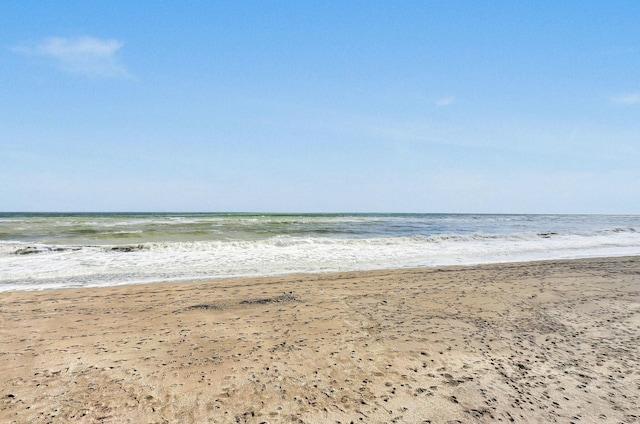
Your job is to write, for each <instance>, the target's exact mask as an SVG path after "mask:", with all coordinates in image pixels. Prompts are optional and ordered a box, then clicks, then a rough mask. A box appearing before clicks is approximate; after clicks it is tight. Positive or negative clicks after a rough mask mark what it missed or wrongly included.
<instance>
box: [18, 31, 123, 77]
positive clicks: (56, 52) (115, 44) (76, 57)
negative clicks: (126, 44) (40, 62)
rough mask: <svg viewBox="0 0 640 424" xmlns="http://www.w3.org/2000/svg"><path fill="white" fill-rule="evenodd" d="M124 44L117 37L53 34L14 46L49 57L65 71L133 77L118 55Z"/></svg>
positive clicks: (22, 50)
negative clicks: (71, 36)
mask: <svg viewBox="0 0 640 424" xmlns="http://www.w3.org/2000/svg"><path fill="white" fill-rule="evenodd" d="M122 46H123V44H122V42H120V41H118V40H113V39H110V40H101V39H98V38H93V37H78V38H64V37H50V38H46V39H44V40H42V41H41V42H39V43H36V44H21V45H19V46H16V47H14V48H12V50H13V51H14V52H16V53H20V54H24V55H28V56H38V57H42V58H45V59H47V60H49V61H51V63H52V64H53V65H55V66H56V67H57V68H58V69H60V70H62V71H64V72H69V73H73V74H80V75H85V76H91V77H103V78H130V77H131V76H132V75H131V74H130V73H129V71H128V70H127V68H126V67H125V66H124V65H123V64H122V63H121V62H120V59H119V58H118V51H119V50H120V49H121V48H122Z"/></svg>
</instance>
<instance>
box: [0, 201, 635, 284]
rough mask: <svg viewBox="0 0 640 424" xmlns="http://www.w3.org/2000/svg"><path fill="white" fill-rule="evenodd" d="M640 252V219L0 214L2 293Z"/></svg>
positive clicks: (366, 215)
mask: <svg viewBox="0 0 640 424" xmlns="http://www.w3.org/2000/svg"><path fill="white" fill-rule="evenodd" d="M637 254H640V216H610V215H458V214H303V215H286V214H107V213H105V214H19V213H4V214H0V291H8V290H33V289H44V288H64V287H95V286H111V285H119V284H131V283H142V282H161V281H188V280H189V281H195V280H206V279H216V278H224V277H255V276H267V275H281V274H289V273H298V272H302V273H312V272H331V271H351V270H366V269H384V268H402V267H420V266H427V267H429V266H441V265H454V264H478V263H494V262H511V261H531V260H541V259H561V258H580V257H595V256H620V255H637Z"/></svg>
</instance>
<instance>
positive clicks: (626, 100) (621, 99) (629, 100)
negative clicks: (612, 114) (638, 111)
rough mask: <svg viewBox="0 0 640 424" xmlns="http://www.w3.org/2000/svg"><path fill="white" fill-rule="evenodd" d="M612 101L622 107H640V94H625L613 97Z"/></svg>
mask: <svg viewBox="0 0 640 424" xmlns="http://www.w3.org/2000/svg"><path fill="white" fill-rule="evenodd" d="M611 100H612V101H613V102H614V103H618V104H621V105H640V93H631V94H623V95H621V96H615V97H612V98H611Z"/></svg>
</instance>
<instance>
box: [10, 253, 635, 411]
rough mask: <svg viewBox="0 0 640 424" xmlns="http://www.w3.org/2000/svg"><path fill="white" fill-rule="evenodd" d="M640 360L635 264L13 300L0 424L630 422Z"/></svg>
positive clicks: (87, 292) (352, 275) (482, 269)
mask: <svg viewBox="0 0 640 424" xmlns="http://www.w3.org/2000/svg"><path fill="white" fill-rule="evenodd" d="M639 346H640V258H638V257H625V258H603V259H581V260H571V261H545V262H531V263H513V264H497V265H485V266H473V267H448V268H438V269H410V270H393V271H371V272H349V273H338V274H320V275H296V276H286V277H277V278H275V277H273V278H262V279H234V280H220V281H213V282H209V283H197V284H154V285H133V286H122V287H115V288H100V289H81V290H56V291H41V292H10V293H1V294H0V400H1V402H0V422H3V423H5V422H6V423H11V422H17V423H49V422H53V423H57V422H78V423H123V422H131V423H140V422H145V423H162V422H193V423H201V422H219V423H226V422H233V423H236V422H249V423H262V422H267V423H276V422H304V423H326V422H334V423H335V422H341V423H349V422H366V423H383V422H388V423H391V422H407V423H429V422H431V423H446V422H497V421H502V422H520V423H525V422H526V423H531V422H539V423H548V422H562V423H569V422H577V421H583V422H625V423H632V422H640V409H639V408H638V405H640V348H639ZM456 420H457V421H456Z"/></svg>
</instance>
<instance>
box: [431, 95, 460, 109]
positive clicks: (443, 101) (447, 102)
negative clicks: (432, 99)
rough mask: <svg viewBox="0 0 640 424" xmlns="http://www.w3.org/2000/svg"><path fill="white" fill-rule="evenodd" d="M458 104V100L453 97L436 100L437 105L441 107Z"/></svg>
mask: <svg viewBox="0 0 640 424" xmlns="http://www.w3.org/2000/svg"><path fill="white" fill-rule="evenodd" d="M455 102H456V98H455V97H453V96H447V97H442V98H440V99H438V100H436V105H437V106H439V107H444V106H451V105H452V104H454V103H455Z"/></svg>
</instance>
